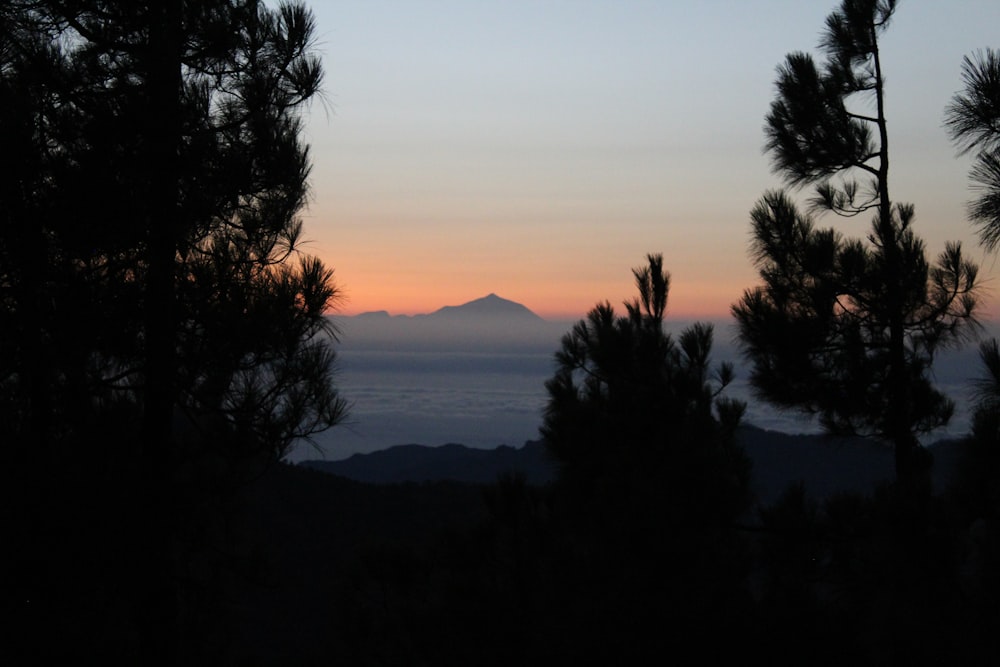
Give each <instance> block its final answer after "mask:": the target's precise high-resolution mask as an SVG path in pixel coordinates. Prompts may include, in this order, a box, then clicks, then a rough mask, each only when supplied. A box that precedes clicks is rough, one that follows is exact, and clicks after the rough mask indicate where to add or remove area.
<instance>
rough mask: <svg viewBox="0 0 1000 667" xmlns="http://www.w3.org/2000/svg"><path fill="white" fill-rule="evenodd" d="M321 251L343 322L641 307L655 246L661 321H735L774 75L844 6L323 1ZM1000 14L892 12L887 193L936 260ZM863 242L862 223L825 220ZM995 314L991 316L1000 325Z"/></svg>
mask: <svg viewBox="0 0 1000 667" xmlns="http://www.w3.org/2000/svg"><path fill="white" fill-rule="evenodd" d="M312 8H313V11H314V13H315V14H316V19H317V24H318V26H317V27H318V31H317V32H318V43H317V46H318V49H319V51H320V52H321V54H322V57H323V61H324V65H325V69H326V84H325V97H324V100H323V102H322V103H317V104H315V105H313V107H312V109H311V110H310V113H309V117H308V126H307V128H308V129H307V136H306V139H307V141H309V143H310V144H311V146H312V151H313V153H312V156H313V162H314V168H313V172H312V188H313V197H312V203H311V206H310V209H309V211H308V212H307V214H306V234H307V236H308V237H310V238H311V239H313V244H312V245H311V246H310V249H311V250H312V251H314V252H317V253H319V254H320V255H321V256H322V257H323V258H324V259H325V260H326V261H327V262H328V263H329V264H330V265H332V266H333V267H335V269H336V272H337V276H338V280H339V282H340V283H341V285H342V286H343V287H344V289H345V292H346V296H347V301H346V302H345V304H344V310H345V312H347V313H353V312H362V311H367V310H378V309H387V310H389V311H390V312H393V313H416V312H428V311H431V310H434V309H436V308H438V307H440V306H443V305H451V304H458V303H463V302H465V301H469V300H472V299H474V298H477V297H480V296H483V295H485V294H487V293H489V292H495V293H497V294H499V295H500V296H503V297H505V298H509V299H513V300H515V301H519V302H521V303H524V304H525V305H527V306H528V307H530V308H532V309H533V310H535V311H536V312H539V313H540V314H543V315H548V316H578V315H581V314H582V313H583V312H585V311H586V310H587V309H588V308H589V307H590V306H592V305H593V304H594V303H595V302H597V301H599V300H604V299H608V300H610V301H612V302H613V303H618V302H620V301H621V300H622V299H625V298H628V297H630V296H631V292H632V287H631V273H630V268H631V267H633V266H636V265H639V264H642V263H643V261H644V256H645V254H646V253H648V252H662V253H663V254H664V258H665V264H666V266H667V268H668V269H669V270H670V271H671V273H672V276H673V286H672V289H671V311H672V312H673V313H674V314H676V315H679V316H692V315H694V316H702V315H719V314H724V313H725V312H726V311H727V310H728V307H729V305H730V304H731V303H732V302H734V301H736V300H738V299H739V297H740V295H741V293H742V291H743V289H744V288H746V287H749V286H751V285H753V284H755V283H756V274H755V272H754V269H753V267H752V266H751V264H750V261H749V259H748V256H747V250H746V248H747V241H748V239H749V222H748V213H749V210H750V209H751V207H752V206H753V204H754V203H755V201H756V200H757V198H758V197H759V196H760V195H761V194H762V193H763V192H764V191H765V190H766V189H768V188H773V187H776V186H779V185H780V181H779V179H778V178H777V177H776V176H775V175H773V174H772V173H771V171H770V168H769V163H768V161H767V159H766V157H765V156H764V155H763V154H762V152H761V147H762V143H763V132H762V126H763V120H764V115H765V114H766V112H767V109H768V105H769V104H770V102H771V99H772V98H773V90H774V89H773V81H774V74H775V68H776V67H777V66H778V64H779V63H781V61H782V60H783V59H784V56H785V55H786V54H787V53H789V52H791V51H796V50H804V51H814V49H815V46H816V43H817V41H818V38H819V35H820V33H821V30H822V28H823V21H824V19H825V17H826V15H827V14H828V13H829V12H830V11H832V10H833V9H834V8H835V3H834V2H829V3H828V2H815V1H809V2H805V1H803V0H799V1H797V2H796V1H791V0H766V1H765V0H758V1H753V0H750V1H744V2H736V1H731V2H727V1H722V0H704V1H701V2H694V1H690V2H638V1H629V0H620V1H617V2H610V1H601V2H598V1H587V0H582V1H577V2H566V1H537V2H526V1H523V0H509V1H507V2H476V1H471V0H467V1H464V2H457V1H453V0H439V1H435V0H428V1H425V2H416V1H402V0H397V1H377V0H376V1H365V2H361V1H356V0H338V1H326V0H318V1H317V2H314V3H312ZM998 25H1000V3H997V2H996V1H995V0H992V1H985V0H982V1H979V0H959V1H957V2H948V3H945V2H941V1H931V0H902V1H901V2H900V6H899V8H898V10H897V13H896V16H895V18H894V22H893V24H892V25H891V26H890V28H889V30H888V32H887V33H886V34H885V37H884V39H883V42H882V54H883V64H884V69H885V72H886V75H887V81H888V117H889V122H890V151H891V159H892V167H891V176H890V178H891V188H892V193H893V198H894V199H896V200H899V201H910V202H913V203H914V204H915V205H916V210H917V220H916V225H917V226H916V229H917V233H918V234H920V235H921V236H922V237H923V238H924V239H925V240H926V241H927V245H928V251H929V254H931V255H936V254H937V252H939V251H940V250H941V249H942V248H943V244H944V241H945V240H950V239H954V240H961V241H963V244H964V245H965V246H966V248H967V251H968V252H969V253H970V254H971V256H972V257H973V258H975V259H977V260H979V261H981V262H982V263H983V276H984V278H986V279H987V281H988V282H994V281H995V278H994V276H995V275H996V267H995V261H994V259H993V258H992V257H989V256H986V257H984V256H983V253H982V252H981V250H980V249H979V248H978V246H977V245H976V241H975V237H974V235H973V234H972V231H971V228H970V226H969V225H968V223H967V222H966V219H965V209H964V203H965V201H966V200H967V198H968V196H969V190H968V184H967V180H966V172H967V170H968V165H969V160H968V158H957V157H956V154H955V151H954V149H953V148H952V147H951V145H950V144H949V142H948V140H947V136H946V135H945V133H944V130H943V128H942V114H943V109H944V106H945V105H946V104H947V102H948V100H949V98H950V97H951V95H952V94H953V93H954V92H955V91H956V90H957V89H958V88H959V86H960V78H959V72H960V65H961V60H962V57H963V56H964V55H965V54H967V53H970V52H971V51H973V50H975V49H977V48H982V47H987V46H1000V41H998V40H997V39H996V28H997V26H998ZM821 223H822V224H835V225H837V226H838V228H839V229H841V230H842V231H843V232H844V233H846V234H850V235H860V234H863V233H865V232H866V230H867V221H841V220H838V219H836V218H833V217H831V216H827V217H824V218H823V219H822V220H821ZM996 313H997V307H996V299H995V298H993V297H991V298H989V299H988V302H987V309H986V314H987V315H989V316H991V317H995V316H996Z"/></svg>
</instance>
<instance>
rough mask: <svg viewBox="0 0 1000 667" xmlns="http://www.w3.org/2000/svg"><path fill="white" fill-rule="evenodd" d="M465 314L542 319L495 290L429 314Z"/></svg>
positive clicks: (442, 315) (451, 315)
mask: <svg viewBox="0 0 1000 667" xmlns="http://www.w3.org/2000/svg"><path fill="white" fill-rule="evenodd" d="M465 316H475V317H503V318H517V319H530V320H541V319H542V318H540V317H539V316H538V315H536V314H535V313H533V312H531V310H529V309H528V308H527V307H526V306H523V305H521V304H519V303H517V302H516V301H511V300H509V299H504V298H503V297H501V296H497V295H496V294H495V293H494V292H490V293H489V294H487V295H486V296H484V297H480V298H478V299H473V300H472V301H468V302H466V303H463V304H462V305H460V306H445V307H444V308H439V309H438V310H435V311H434V312H433V313H431V314H430V315H428V317H434V318H440V317H449V318H450V317H465Z"/></svg>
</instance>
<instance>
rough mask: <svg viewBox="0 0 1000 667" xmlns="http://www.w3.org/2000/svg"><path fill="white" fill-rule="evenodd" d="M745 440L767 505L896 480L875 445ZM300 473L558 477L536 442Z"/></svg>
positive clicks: (376, 458) (391, 477)
mask: <svg viewBox="0 0 1000 667" xmlns="http://www.w3.org/2000/svg"><path fill="white" fill-rule="evenodd" d="M738 437H739V440H740V443H741V444H742V445H743V447H744V448H745V449H746V452H747V454H748V455H749V457H750V459H751V461H752V462H753V472H752V475H753V491H754V495H755V496H756V499H757V501H758V502H760V503H762V504H765V505H766V504H770V503H772V502H774V501H775V500H777V499H778V497H779V496H780V495H781V494H782V492H783V491H784V490H785V489H786V488H788V486H789V484H792V483H795V482H802V483H803V485H804V487H805V489H806V493H807V494H808V495H809V496H811V497H813V498H815V499H817V500H821V499H824V498H830V497H832V496H834V495H836V494H838V493H869V492H871V491H872V490H873V489H874V488H875V486H876V485H877V484H879V483H880V482H888V481H891V480H892V479H893V478H894V469H893V454H892V450H891V449H890V448H889V447H886V446H882V445H880V444H878V443H876V442H874V441H872V440H869V439H865V438H834V437H830V436H825V435H789V434H786V433H779V432H777V431H767V430H764V429H760V428H757V427H756V426H749V425H747V426H743V427H741V428H740V433H739V436H738ZM952 449H953V448H951V447H949V446H948V443H947V442H941V443H938V444H935V445H933V446H932V447H931V451H932V452H933V454H934V458H935V469H934V483H935V487H936V489H937V490H938V491H941V490H943V489H944V487H945V485H946V484H947V482H948V480H949V479H950V477H951V475H952V473H953V469H954V465H955V462H954V453H953V451H952ZM299 465H302V466H306V467H308V468H313V469H316V470H321V471H323V472H328V473H332V474H335V475H338V476H341V477H345V478H348V479H352V480H355V481H359V482H369V483H373V484H397V483H402V482H439V481H454V482H464V483H469V484H490V483H492V482H495V481H496V479H497V476H498V475H500V474H502V473H507V472H512V471H518V472H521V473H522V474H524V475H525V477H526V479H527V480H528V482H529V483H532V484H544V483H546V482H548V481H551V480H552V479H553V478H554V476H555V472H556V469H555V464H554V463H553V462H552V461H550V460H549V459H548V458H547V457H546V454H545V450H544V445H543V444H542V443H541V442H537V441H529V442H527V443H525V445H524V446H523V447H521V448H520V449H515V448H513V447H507V446H503V447H498V448H496V449H476V448H471V447H466V446H464V445H456V444H449V445H443V446H440V447H428V446H423V445H399V446H396V447H390V448H388V449H385V450H381V451H378V452H373V453H371V454H355V455H354V456H352V457H350V458H348V459H345V460H343V461H304V462H302V463H300V464H299Z"/></svg>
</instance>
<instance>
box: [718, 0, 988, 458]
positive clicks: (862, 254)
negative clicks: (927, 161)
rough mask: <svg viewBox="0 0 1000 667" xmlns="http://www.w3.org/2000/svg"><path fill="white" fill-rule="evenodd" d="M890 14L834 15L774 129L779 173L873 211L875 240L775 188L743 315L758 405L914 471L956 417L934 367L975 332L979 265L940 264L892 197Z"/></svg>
mask: <svg viewBox="0 0 1000 667" xmlns="http://www.w3.org/2000/svg"><path fill="white" fill-rule="evenodd" d="M895 8H896V3H895V2H893V1H891V0H889V1H887V0H845V1H844V2H843V3H842V5H841V7H840V8H839V9H838V10H837V11H835V12H833V13H832V14H831V15H830V16H829V17H828V18H827V22H826V31H825V32H824V35H823V38H822V40H821V43H820V47H821V50H822V52H823V54H824V55H825V61H824V63H823V65H822V67H819V66H817V64H816V63H815V62H814V60H813V58H812V56H810V55H808V54H803V53H793V54H791V55H789V56H788V57H787V59H786V61H785V63H784V64H783V65H782V66H781V67H779V69H778V79H777V84H776V87H777V97H776V99H775V101H774V102H773V103H772V105H771V110H770V112H769V113H768V115H767V119H766V125H765V132H766V136H767V140H766V143H765V146H766V149H767V152H768V153H769V155H770V157H771V159H772V162H773V164H774V168H775V170H776V171H777V172H778V173H780V174H781V175H782V176H783V177H784V178H785V180H786V182H787V183H788V184H789V185H791V186H796V187H798V186H803V185H815V186H816V195H815V197H813V198H812V199H811V201H810V208H811V209H812V210H813V211H833V212H834V213H836V214H838V215H841V216H846V217H853V216H857V215H862V214H865V213H869V212H871V213H873V214H874V218H873V221H872V226H871V230H870V232H869V234H868V236H867V240H862V239H849V238H845V237H843V236H842V235H841V234H839V233H838V232H836V231H834V230H832V229H818V228H817V227H816V226H815V224H814V223H813V221H812V219H811V217H809V216H808V215H805V214H802V213H800V212H799V210H798V208H797V207H796V205H795V203H794V202H793V201H792V199H791V198H790V197H789V196H788V195H787V194H786V193H784V192H780V191H775V192H768V193H766V194H765V195H764V197H763V198H762V199H761V200H760V202H758V204H757V206H756V207H755V208H754V209H753V211H752V213H751V218H752V224H753V228H752V229H753V242H752V246H751V248H752V255H753V259H754V262H755V264H756V266H757V268H758V270H759V272H760V277H761V279H762V280H763V282H764V284H763V285H762V286H760V287H756V288H754V289H751V290H747V291H746V292H745V293H744V295H743V298H742V299H741V300H740V301H739V303H737V304H735V305H734V306H733V309H732V310H733V314H734V315H735V317H736V319H737V321H738V323H739V328H740V338H741V342H742V344H743V348H744V352H745V354H746V356H747V358H748V359H749V360H750V361H752V363H753V372H752V375H751V382H752V384H753V386H754V388H755V389H756V391H757V392H758V394H759V395H760V396H761V397H762V398H764V399H765V400H768V401H770V402H772V403H774V404H776V405H779V406H781V407H790V408H797V409H801V410H804V411H805V412H807V413H810V414H818V415H819V417H820V420H821V423H822V424H823V426H824V427H826V428H827V429H828V430H830V431H832V432H835V433H842V434H854V433H857V434H866V435H874V436H877V437H879V438H884V439H885V440H887V441H889V442H890V443H891V444H892V445H893V446H894V448H895V452H896V470H897V475H900V476H908V473H909V472H916V471H918V470H920V469H922V468H925V467H926V465H927V462H926V461H925V459H926V456H924V455H923V453H922V450H921V448H920V447H919V443H918V441H917V438H916V435H917V434H919V433H923V432H927V431H930V430H932V429H934V428H937V427H939V426H942V425H944V424H945V423H947V421H948V419H949V418H950V416H951V414H952V410H953V405H952V403H951V401H949V400H948V399H947V398H946V397H945V396H944V395H943V394H941V393H940V392H939V391H937V390H936V389H935V388H934V387H933V385H932V384H931V381H930V378H929V375H928V373H929V370H930V366H931V362H932V361H933V359H934V355H935V354H936V352H937V351H938V350H939V349H941V347H942V346H945V345H949V344H953V343H955V342H957V341H959V340H960V338H961V336H962V334H963V333H964V331H965V330H966V327H967V325H968V324H970V323H971V322H973V315H974V313H975V310H976V288H977V283H976V277H977V267H976V266H975V265H974V264H972V263H971V262H969V261H967V260H966V259H965V258H964V257H963V256H962V252H961V247H960V245H959V244H958V243H949V244H948V245H947V247H946V249H945V251H944V252H943V253H941V255H940V256H939V258H938V260H937V262H936V263H935V264H934V265H933V266H932V265H930V264H929V263H928V261H927V260H926V258H925V254H924V244H923V242H922V241H921V240H920V239H919V238H917V237H916V235H915V234H914V232H913V229H912V223H913V219H914V208H913V206H912V205H909V204H901V203H894V202H893V201H892V200H891V198H890V195H889V142H888V129H887V128H888V122H887V115H886V112H885V79H884V77H883V74H882V62H881V58H880V55H879V38H880V35H881V34H882V33H883V32H884V31H885V29H886V28H887V26H888V24H889V21H890V19H891V17H892V15H893V12H894V10H895Z"/></svg>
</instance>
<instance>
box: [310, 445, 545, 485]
mask: <svg viewBox="0 0 1000 667" xmlns="http://www.w3.org/2000/svg"><path fill="white" fill-rule="evenodd" d="M299 465H303V466H306V467H308V468H313V469H316V470H322V471H323V472H328V473H332V474H334V475H339V476H340V477H346V478H348V479H352V480H355V481H358V482H369V483H372V484H397V483H402V482H438V481H455V482H465V483H468V484H492V483H493V482H495V481H496V480H497V477H498V476H499V475H501V474H505V473H511V472H516V473H520V474H522V475H524V477H525V479H526V480H527V481H528V483H530V484H545V483H547V482H549V481H551V480H552V478H553V477H554V474H555V467H554V464H553V463H552V462H551V461H549V460H548V459H547V458H546V455H545V450H544V447H543V445H542V443H541V442H534V441H529V442H526V443H525V444H524V446H523V447H521V448H520V449H515V448H514V447H508V446H501V447H497V448H496V449H476V448H472V447H466V446H465V445H456V444H449V445H442V446H440V447H428V446H425V445H397V446H395V447H390V448H388V449H384V450H381V451H377V452H372V453H371V454H355V455H354V456H352V457H350V458H348V459H345V460H343V461H304V462H303V463H300V464H299Z"/></svg>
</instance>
